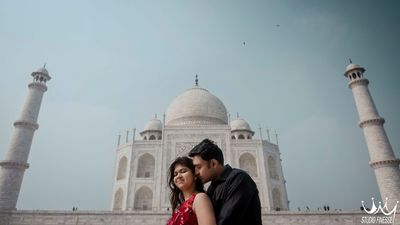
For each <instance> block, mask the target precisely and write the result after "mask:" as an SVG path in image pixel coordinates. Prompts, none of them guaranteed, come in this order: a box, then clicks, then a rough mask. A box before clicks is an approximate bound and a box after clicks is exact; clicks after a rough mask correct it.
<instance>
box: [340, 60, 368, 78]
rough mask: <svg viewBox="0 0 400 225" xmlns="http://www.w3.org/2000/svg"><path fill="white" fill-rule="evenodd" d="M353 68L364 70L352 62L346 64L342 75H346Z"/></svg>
mask: <svg viewBox="0 0 400 225" xmlns="http://www.w3.org/2000/svg"><path fill="white" fill-rule="evenodd" d="M353 70H361V71H362V72H364V71H365V69H364V68H363V67H361V66H360V65H358V64H354V63H352V64H349V65H347V66H346V72H345V73H344V75H345V76H347V74H348V73H349V72H350V71H353Z"/></svg>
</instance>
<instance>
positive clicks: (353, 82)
mask: <svg viewBox="0 0 400 225" xmlns="http://www.w3.org/2000/svg"><path fill="white" fill-rule="evenodd" d="M350 63H351V64H350V65H348V66H347V67H346V72H345V73H344V75H345V76H346V77H347V79H348V82H349V83H348V85H349V88H350V89H351V90H352V92H353V95H354V100H355V102H356V107H357V111H358V115H359V117H360V122H359V126H360V127H361V128H362V129H363V131H364V136H365V140H366V142H367V147H368V151H369V156H370V162H369V165H370V166H371V167H372V169H373V170H374V172H375V176H376V180H377V182H378V187H379V191H380V194H381V201H382V205H383V204H384V202H385V199H386V198H388V206H391V207H390V208H389V210H391V209H392V208H393V207H394V205H395V204H396V202H397V201H400V169H399V163H400V160H399V159H396V157H395V155H394V152H393V150H392V146H391V145H390V142H389V139H388V137H387V135H386V132H385V129H384V127H383V124H384V123H385V120H384V119H383V118H382V117H380V116H379V114H378V111H377V109H376V107H375V104H374V101H373V100H372V97H371V94H370V93H369V90H368V83H369V81H368V80H367V79H366V78H364V72H365V69H364V68H362V67H361V66H359V65H357V64H352V62H351V61H350ZM371 197H373V196H371Z"/></svg>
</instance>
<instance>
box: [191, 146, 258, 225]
mask: <svg viewBox="0 0 400 225" xmlns="http://www.w3.org/2000/svg"><path fill="white" fill-rule="evenodd" d="M189 156H190V157H192V159H193V164H194V166H195V168H196V175H197V176H198V178H199V179H200V180H201V182H202V183H203V184H204V183H207V182H209V181H211V184H210V186H209V187H208V189H207V195H208V196H209V197H210V199H211V202H212V205H213V208H214V212H215V218H216V220H217V224H218V225H243V224H251V225H261V224H262V220H261V204H260V198H259V197H258V189H257V186H256V184H255V182H254V181H253V179H251V177H250V176H249V175H248V174H247V173H246V172H244V171H243V170H240V169H235V168H232V167H231V166H229V165H228V164H227V165H225V166H224V156H223V154H222V151H221V149H220V148H219V147H218V146H217V145H216V144H214V143H213V142H212V141H210V140H208V139H204V140H203V141H202V142H200V143H199V144H198V145H196V146H195V147H194V148H193V149H192V150H191V151H190V152H189Z"/></svg>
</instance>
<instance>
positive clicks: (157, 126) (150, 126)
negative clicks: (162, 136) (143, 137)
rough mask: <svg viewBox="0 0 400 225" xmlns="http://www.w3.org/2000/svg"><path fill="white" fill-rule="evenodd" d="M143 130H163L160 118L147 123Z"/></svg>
mask: <svg viewBox="0 0 400 225" xmlns="http://www.w3.org/2000/svg"><path fill="white" fill-rule="evenodd" d="M143 131H162V123H161V121H160V120H158V119H155V118H154V119H151V120H150V121H149V122H147V123H146V126H144V129H143Z"/></svg>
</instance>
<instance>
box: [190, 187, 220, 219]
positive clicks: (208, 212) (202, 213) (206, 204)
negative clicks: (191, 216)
mask: <svg viewBox="0 0 400 225" xmlns="http://www.w3.org/2000/svg"><path fill="white" fill-rule="evenodd" d="M193 211H194V213H196V217H197V223H198V224H199V225H216V222H215V215H214V209H213V206H212V204H211V201H210V199H209V198H208V196H207V194H205V193H198V194H197V195H196V197H195V198H194V202H193Z"/></svg>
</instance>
